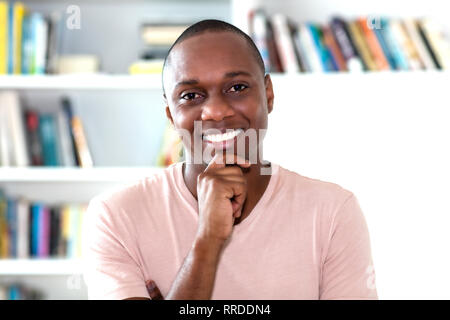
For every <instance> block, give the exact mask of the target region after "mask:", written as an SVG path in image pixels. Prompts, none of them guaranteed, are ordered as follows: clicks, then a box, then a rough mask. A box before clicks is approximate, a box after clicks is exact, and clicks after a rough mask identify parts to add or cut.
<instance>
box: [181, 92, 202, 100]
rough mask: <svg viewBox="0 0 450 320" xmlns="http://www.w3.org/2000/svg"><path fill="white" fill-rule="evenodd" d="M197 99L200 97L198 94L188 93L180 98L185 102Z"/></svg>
mask: <svg viewBox="0 0 450 320" xmlns="http://www.w3.org/2000/svg"><path fill="white" fill-rule="evenodd" d="M199 97H200V95H199V94H198V93H195V92H189V93H186V94H185V95H183V96H182V97H181V98H182V99H185V100H193V99H196V98H199Z"/></svg>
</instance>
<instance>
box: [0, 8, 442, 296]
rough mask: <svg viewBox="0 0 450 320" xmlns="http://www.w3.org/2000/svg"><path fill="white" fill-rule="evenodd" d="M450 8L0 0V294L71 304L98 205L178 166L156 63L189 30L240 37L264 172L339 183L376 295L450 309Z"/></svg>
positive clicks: (78, 291) (81, 292)
mask: <svg viewBox="0 0 450 320" xmlns="http://www.w3.org/2000/svg"><path fill="white" fill-rule="evenodd" d="M449 12H450V5H449V4H447V3H446V2H444V1H438V0H428V1H421V0H410V1H405V0H399V1H387V0H379V1H361V0H359V1H358V0H342V1H331V0H314V1H313V0H303V1H300V0H299V1H294V0H289V1H287V0H285V1H275V0H258V1H256V0H241V1H236V0H210V1H207V0H195V1H181V0H166V1H154V0H127V1H121V0H97V1H94V0H77V1H60V0H26V1H21V2H18V1H0V299H86V298H87V291H86V286H85V284H84V281H83V278H82V277H81V271H82V270H81V264H80V230H81V225H82V221H83V216H84V211H85V208H86V205H87V204H88V202H89V200H90V199H91V198H92V197H93V196H94V195H96V194H97V193H99V192H101V191H104V190H106V189H108V188H113V187H115V186H117V185H121V184H124V183H129V182H131V181H133V180H136V179H139V178H142V177H145V176H147V175H149V174H152V173H153V172H155V171H157V170H161V169H162V168H164V167H165V166H167V165H169V164H171V163H173V162H177V161H180V160H182V159H183V153H182V150H181V147H180V143H179V139H178V137H177V136H176V134H174V132H173V130H172V129H171V127H170V126H169V125H168V122H167V120H166V116H165V111H164V107H165V106H164V103H163V99H162V89H161V75H160V72H161V68H162V61H163V59H164V56H165V54H166V52H167V50H168V48H169V47H170V45H171V43H172V42H173V41H174V40H175V39H176V38H177V37H178V35H179V34H180V33H181V32H182V31H183V30H184V29H185V28H186V27H187V26H189V25H190V24H192V23H195V22H196V21H199V20H202V19H207V18H215V19H221V20H224V21H227V22H230V23H233V24H234V25H236V26H237V27H239V28H241V29H242V30H243V31H245V32H247V33H248V34H249V35H250V36H251V37H252V38H253V39H254V41H255V43H256V44H257V46H258V49H259V50H260V52H261V54H262V56H263V58H264V62H265V65H266V71H267V72H268V73H270V74H271V75H272V80H273V85H274V91H275V104H274V109H273V112H272V113H271V114H270V115H269V130H268V133H267V136H266V140H265V144H264V154H265V158H266V159H267V160H270V161H273V162H275V163H278V164H280V165H282V166H284V167H285V168H288V169H291V170H294V171H296V172H298V173H299V174H301V175H304V176H308V177H311V178H316V179H320V180H325V181H331V182H335V183H338V184H339V185H341V186H342V187H344V188H346V189H348V190H350V191H352V192H353V193H354V194H355V195H356V197H357V198H358V200H359V202H360V205H361V207H362V209H363V212H364V214H365V217H366V221H367V224H368V227H369V232H370V237H371V243H372V255H373V261H374V267H375V274H376V284H377V289H378V294H379V298H380V299H449V298H450V294H449V293H448V287H449V285H450V274H449V270H450V254H449V252H450V250H449V244H450V232H449V231H448V230H449V227H450V201H449V200H450V185H449V184H450V169H449V164H450V151H449V139H450V138H449V137H450V125H449V119H450V117H449V116H450V111H449V110H450V95H449V84H450V71H449V69H450V45H449V40H450V25H449V24H450V23H449V21H450V20H449V19H448V14H449Z"/></svg>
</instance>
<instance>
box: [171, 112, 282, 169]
mask: <svg viewBox="0 0 450 320" xmlns="http://www.w3.org/2000/svg"><path fill="white" fill-rule="evenodd" d="M176 132H177V133H178V135H179V136H180V138H181V140H182V142H183V144H184V150H185V152H186V162H187V163H193V164H208V163H210V162H211V160H212V159H213V157H214V156H215V155H217V154H218V153H220V154H221V155H222V157H219V158H218V159H217V163H219V164H223V163H225V164H235V163H238V164H243V163H245V162H247V163H250V164H257V163H258V161H259V163H260V164H261V172H260V173H261V175H270V174H273V173H274V172H273V169H274V168H272V166H268V164H269V163H270V162H268V161H265V160H263V145H262V141H263V140H264V137H265V135H266V132H267V129H253V128H249V129H246V130H244V129H241V128H227V129H226V130H225V132H222V130H219V129H216V128H209V129H206V130H204V129H203V127H202V121H197V120H196V121H194V131H193V133H192V134H191V132H190V131H188V130H186V129H183V128H178V129H176ZM235 155H237V156H238V157H237V160H236V159H235Z"/></svg>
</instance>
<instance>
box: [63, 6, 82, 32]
mask: <svg viewBox="0 0 450 320" xmlns="http://www.w3.org/2000/svg"><path fill="white" fill-rule="evenodd" d="M66 14H68V15H69V16H68V17H67V19H66V27H67V29H69V30H79V29H81V9H80V7H79V6H77V5H74V4H73V5H70V6H68V7H67V9H66Z"/></svg>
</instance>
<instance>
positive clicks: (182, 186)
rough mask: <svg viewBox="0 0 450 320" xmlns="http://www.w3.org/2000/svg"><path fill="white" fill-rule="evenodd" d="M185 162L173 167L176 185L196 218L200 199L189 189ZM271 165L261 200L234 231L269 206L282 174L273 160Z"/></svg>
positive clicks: (243, 226)
mask: <svg viewBox="0 0 450 320" xmlns="http://www.w3.org/2000/svg"><path fill="white" fill-rule="evenodd" d="M183 163H185V161H182V162H177V163H176V164H174V167H173V178H174V184H175V187H176V188H177V189H178V191H179V193H180V194H181V195H182V197H183V198H184V200H185V201H187V203H189V205H190V206H191V209H192V210H189V211H191V214H193V215H194V218H195V219H198V201H197V199H195V198H194V196H193V195H192V193H191V192H190V191H189V189H188V187H187V186H186V183H185V181H184V177H183ZM271 167H272V175H271V177H270V180H269V183H268V184H267V187H266V190H265V191H264V193H263V195H262V196H261V198H260V199H259V201H258V202H257V203H256V205H255V207H254V208H253V209H252V211H251V212H250V214H249V215H248V216H247V217H246V218H245V219H244V220H242V222H240V223H239V224H237V225H235V226H234V231H233V232H239V230H242V229H244V228H245V227H246V226H247V225H249V224H250V223H251V222H252V221H253V220H255V219H256V217H257V216H259V214H260V212H261V211H263V208H264V207H266V206H267V204H268V201H269V200H270V198H271V195H272V194H273V192H274V188H275V186H276V184H277V181H278V179H279V176H280V172H279V171H280V167H279V165H278V164H276V163H273V162H271Z"/></svg>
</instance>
